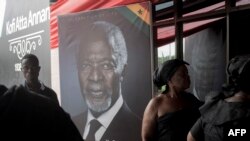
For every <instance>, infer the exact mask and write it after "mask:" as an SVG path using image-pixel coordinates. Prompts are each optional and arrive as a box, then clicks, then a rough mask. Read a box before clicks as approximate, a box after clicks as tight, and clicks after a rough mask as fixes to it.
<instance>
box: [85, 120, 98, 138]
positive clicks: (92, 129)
mask: <svg viewBox="0 0 250 141" xmlns="http://www.w3.org/2000/svg"><path fill="white" fill-rule="evenodd" d="M100 127H101V123H100V122H99V121H98V120H96V119H93V120H91V121H90V129H89V134H88V136H87V138H86V140H85V141H95V133H96V131H97V130H98V129H99V128H100Z"/></svg>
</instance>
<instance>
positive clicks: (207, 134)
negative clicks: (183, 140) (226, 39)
mask: <svg viewBox="0 0 250 141" xmlns="http://www.w3.org/2000/svg"><path fill="white" fill-rule="evenodd" d="M227 73H228V75H229V80H230V81H229V84H228V85H224V86H223V91H222V92H220V93H218V94H214V95H211V96H210V97H207V98H206V103H205V104H204V105H203V106H202V107H201V109H200V112H201V117H200V118H199V119H198V120H197V122H196V123H195V125H194V126H193V127H192V129H191V130H190V132H189V134H188V137H187V139H188V141H204V140H205V141H230V140H237V141H249V139H250V133H249V131H250V86H249V84H250V55H244V56H237V57H234V58H233V59H231V60H230V62H229V64H228V67H227ZM236 129H244V131H246V133H245V134H242V135H241V134H238V135H237V136H236V134H235V133H236V132H235V131H236ZM244 131H243V132H244Z"/></svg>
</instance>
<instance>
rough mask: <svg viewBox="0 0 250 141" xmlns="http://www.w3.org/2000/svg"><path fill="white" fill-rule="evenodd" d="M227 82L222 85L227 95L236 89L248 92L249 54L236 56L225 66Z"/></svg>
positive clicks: (249, 75) (249, 87)
mask: <svg viewBox="0 0 250 141" xmlns="http://www.w3.org/2000/svg"><path fill="white" fill-rule="evenodd" d="M227 73H228V75H229V84H228V85H226V86H224V90H225V91H226V92H227V95H229V96H230V95H232V94H234V93H236V92H238V91H240V90H241V91H245V92H250V86H249V84H250V55H244V56H236V57H234V58H232V59H231V60H230V61H229V63H228V66H227Z"/></svg>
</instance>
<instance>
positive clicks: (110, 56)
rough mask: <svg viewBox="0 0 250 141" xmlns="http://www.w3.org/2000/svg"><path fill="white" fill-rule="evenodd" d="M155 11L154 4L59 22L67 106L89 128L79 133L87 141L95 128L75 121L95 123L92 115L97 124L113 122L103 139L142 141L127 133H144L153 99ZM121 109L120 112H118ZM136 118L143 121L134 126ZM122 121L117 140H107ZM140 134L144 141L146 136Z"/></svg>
mask: <svg viewBox="0 0 250 141" xmlns="http://www.w3.org/2000/svg"><path fill="white" fill-rule="evenodd" d="M150 8H151V7H150V3H149V2H144V3H137V4H132V5H127V6H120V7H114V8H109V9H101V10H93V11H87V12H79V13H72V14H67V15H62V16H59V18H58V26H59V66H60V69H59V70H60V91H61V105H62V107H63V108H64V109H65V110H66V111H67V112H68V113H70V115H71V117H72V119H73V121H74V122H75V124H76V126H77V127H78V128H81V127H79V126H85V127H83V129H79V131H80V133H81V134H82V135H83V138H84V139H86V138H87V133H84V132H85V131H86V132H90V128H91V127H88V125H86V124H82V122H78V121H75V120H74V119H75V117H77V116H79V115H81V114H84V116H85V117H87V118H88V119H89V118H90V117H89V114H88V112H90V111H91V112H93V115H91V116H94V117H95V118H97V119H98V118H101V117H102V115H103V114H106V115H109V116H107V117H110V118H111V121H109V122H110V123H109V124H108V125H106V128H105V131H100V130H101V129H100V130H99V132H101V133H100V137H99V138H98V139H100V140H137V139H138V138H140V137H138V138H137V137H133V135H130V133H129V131H125V130H130V129H131V130H132V131H133V129H132V128H134V129H139V130H140V128H141V119H142V116H143V112H144V110H145V107H146V105H147V103H148V101H149V100H150V99H151V98H152V92H153V86H152V70H153V57H152V52H153V51H152V41H151V40H152V38H151V37H152V32H151V13H150ZM108 97H110V99H111V100H110V101H109V100H108V99H109V98H108ZM93 101H94V102H93ZM118 101H119V102H118ZM119 103H120V104H119ZM121 103H122V104H121ZM117 105H120V106H118V107H119V108H114V107H115V106H117ZM124 105H126V107H127V108H126V109H129V111H130V113H126V112H125V111H126V110H124V111H123V114H124V115H123V118H121V119H118V118H117V114H118V113H120V112H121V111H122V107H123V106H124ZM105 107H106V108H105ZM114 109H116V110H114ZM110 111H111V113H110ZM100 113H101V114H100ZM131 113H132V114H133V115H134V116H135V117H136V118H137V119H138V120H137V121H135V122H134V121H132V120H130V121H129V116H128V115H129V114H131ZM95 115H97V116H95ZM107 117H106V118H107ZM125 117H127V118H128V119H124V118H125ZM81 119H83V118H80V120H81ZM88 119H87V120H88ZM117 119H118V121H119V122H118V123H117V124H116V125H115V126H114V128H112V130H111V134H112V135H110V134H109V135H107V134H108V133H106V132H107V130H109V129H108V128H109V127H111V126H112V122H114V120H117ZM127 122H128V123H129V124H130V127H128V128H123V127H125V125H122V124H128V123H127ZM132 126H133V127H132ZM118 128H119V129H118ZM135 134H137V135H135V136H140V131H138V130H137V131H136V132H135ZM106 135H107V136H106ZM113 135H116V136H115V137H114V136H113ZM130 136H131V137H132V138H129V137H130Z"/></svg>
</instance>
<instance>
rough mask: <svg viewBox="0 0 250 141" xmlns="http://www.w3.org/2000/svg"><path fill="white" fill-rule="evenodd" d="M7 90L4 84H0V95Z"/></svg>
mask: <svg viewBox="0 0 250 141" xmlns="http://www.w3.org/2000/svg"><path fill="white" fill-rule="evenodd" d="M7 90H8V88H7V87H6V86H4V85H1V84H0V96H1V95H2V94H3V93H5V92H6V91H7Z"/></svg>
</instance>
